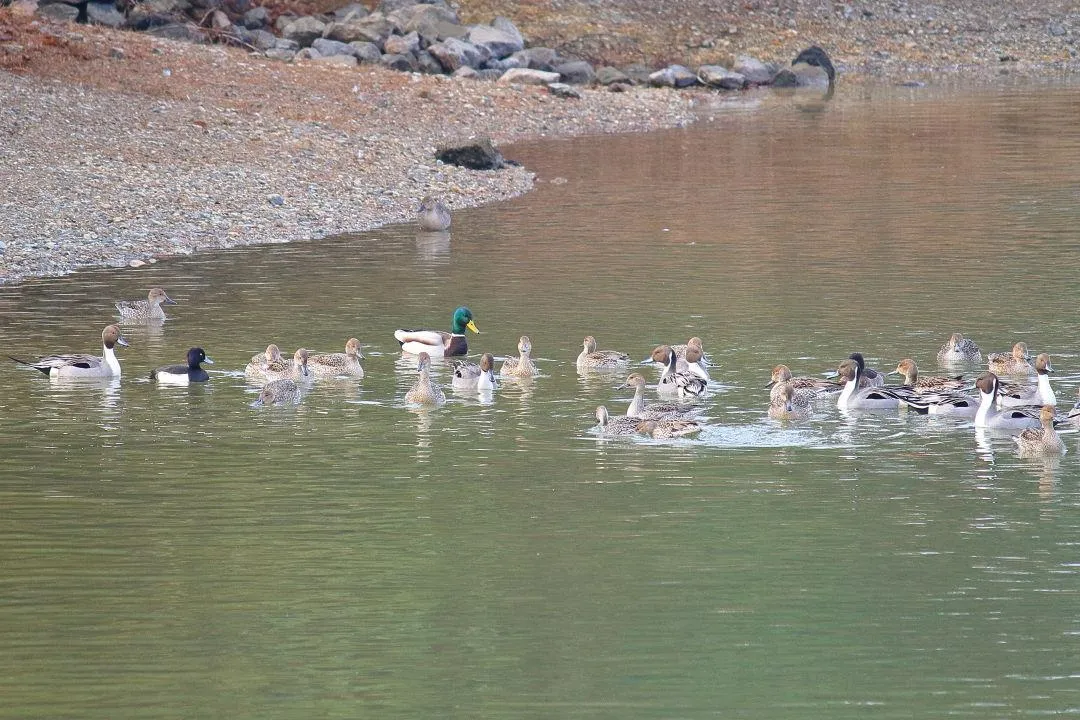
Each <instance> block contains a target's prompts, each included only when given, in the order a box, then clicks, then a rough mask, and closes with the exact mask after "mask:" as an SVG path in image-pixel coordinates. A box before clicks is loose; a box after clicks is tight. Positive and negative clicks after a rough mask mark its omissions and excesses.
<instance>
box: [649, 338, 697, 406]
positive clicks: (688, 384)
mask: <svg viewBox="0 0 1080 720" xmlns="http://www.w3.org/2000/svg"><path fill="white" fill-rule="evenodd" d="M691 350H693V348H689V347H688V348H687V351H688V352H689V351H691ZM651 357H652V360H653V362H657V363H662V364H663V365H664V372H663V373H661V375H660V380H659V381H658V382H657V384H656V391H657V392H659V393H662V394H668V395H670V394H672V393H677V394H678V395H679V397H681V398H687V397H698V396H699V395H704V394H705V391H706V390H707V389H708V387H709V381H708V380H705V379H704V378H702V377H699V376H698V375H695V374H694V373H692V372H688V371H683V372H679V371H678V370H676V369H675V368H676V363H677V361H678V358H677V357H676V355H675V352H674V351H673V350H672V349H671V346H670V345H659V346H657V347H656V349H654V350H653V351H652V356H651Z"/></svg>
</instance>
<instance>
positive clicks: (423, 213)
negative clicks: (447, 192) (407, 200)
mask: <svg viewBox="0 0 1080 720" xmlns="http://www.w3.org/2000/svg"><path fill="white" fill-rule="evenodd" d="M416 222H417V224H418V225H420V229H421V230H424V231H426V232H440V231H442V230H449V229H450V222H451V217H450V208H448V207H447V206H446V203H444V202H443V201H442V200H437V199H436V198H434V197H432V196H431V195H428V196H427V197H425V198H424V199H423V200H421V201H420V208H419V209H418V210H417V211H416Z"/></svg>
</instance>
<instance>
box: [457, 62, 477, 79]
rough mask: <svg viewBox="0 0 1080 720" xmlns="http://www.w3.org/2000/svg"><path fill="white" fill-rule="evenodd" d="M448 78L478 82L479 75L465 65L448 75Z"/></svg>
mask: <svg viewBox="0 0 1080 720" xmlns="http://www.w3.org/2000/svg"><path fill="white" fill-rule="evenodd" d="M450 77H452V78H454V79H455V80H460V79H462V78H464V79H466V80H479V79H480V73H479V71H477V70H474V69H472V68H471V67H469V66H468V65H465V66H463V67H459V68H458V69H457V70H455V71H454V72H452V73H450Z"/></svg>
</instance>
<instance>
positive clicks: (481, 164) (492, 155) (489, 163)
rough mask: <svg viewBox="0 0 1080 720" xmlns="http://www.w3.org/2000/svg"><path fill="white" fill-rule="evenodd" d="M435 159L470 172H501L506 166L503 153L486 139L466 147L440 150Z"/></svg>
mask: <svg viewBox="0 0 1080 720" xmlns="http://www.w3.org/2000/svg"><path fill="white" fill-rule="evenodd" d="M435 159H436V160H439V161H440V162H444V163H446V164H448V165H459V166H461V167H465V168H469V169H470V170H499V169H500V168H503V167H505V166H506V159H505V158H503V156H502V153H501V152H499V150H498V149H497V148H496V147H495V145H494V144H492V142H491V140H488V139H486V138H485V139H483V140H477V141H476V142H471V143H466V144H464V145H453V146H449V147H444V148H440V149H439V151H438V152H436V153H435Z"/></svg>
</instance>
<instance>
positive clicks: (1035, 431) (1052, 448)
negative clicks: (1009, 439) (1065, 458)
mask: <svg viewBox="0 0 1080 720" xmlns="http://www.w3.org/2000/svg"><path fill="white" fill-rule="evenodd" d="M1039 424H1040V425H1041V427H1037V428H1030V429H1028V430H1025V431H1024V432H1022V433H1020V434H1019V435H1017V436H1015V437H1014V438H1013V442H1015V443H1016V448H1017V450H1018V451H1019V452H1020V455H1021V456H1023V457H1037V456H1040V455H1064V454H1065V443H1063V442H1062V441H1061V436H1060V435H1058V434H1057V431H1056V430H1054V406H1053V405H1043V406H1042V409H1041V410H1040V411H1039Z"/></svg>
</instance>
